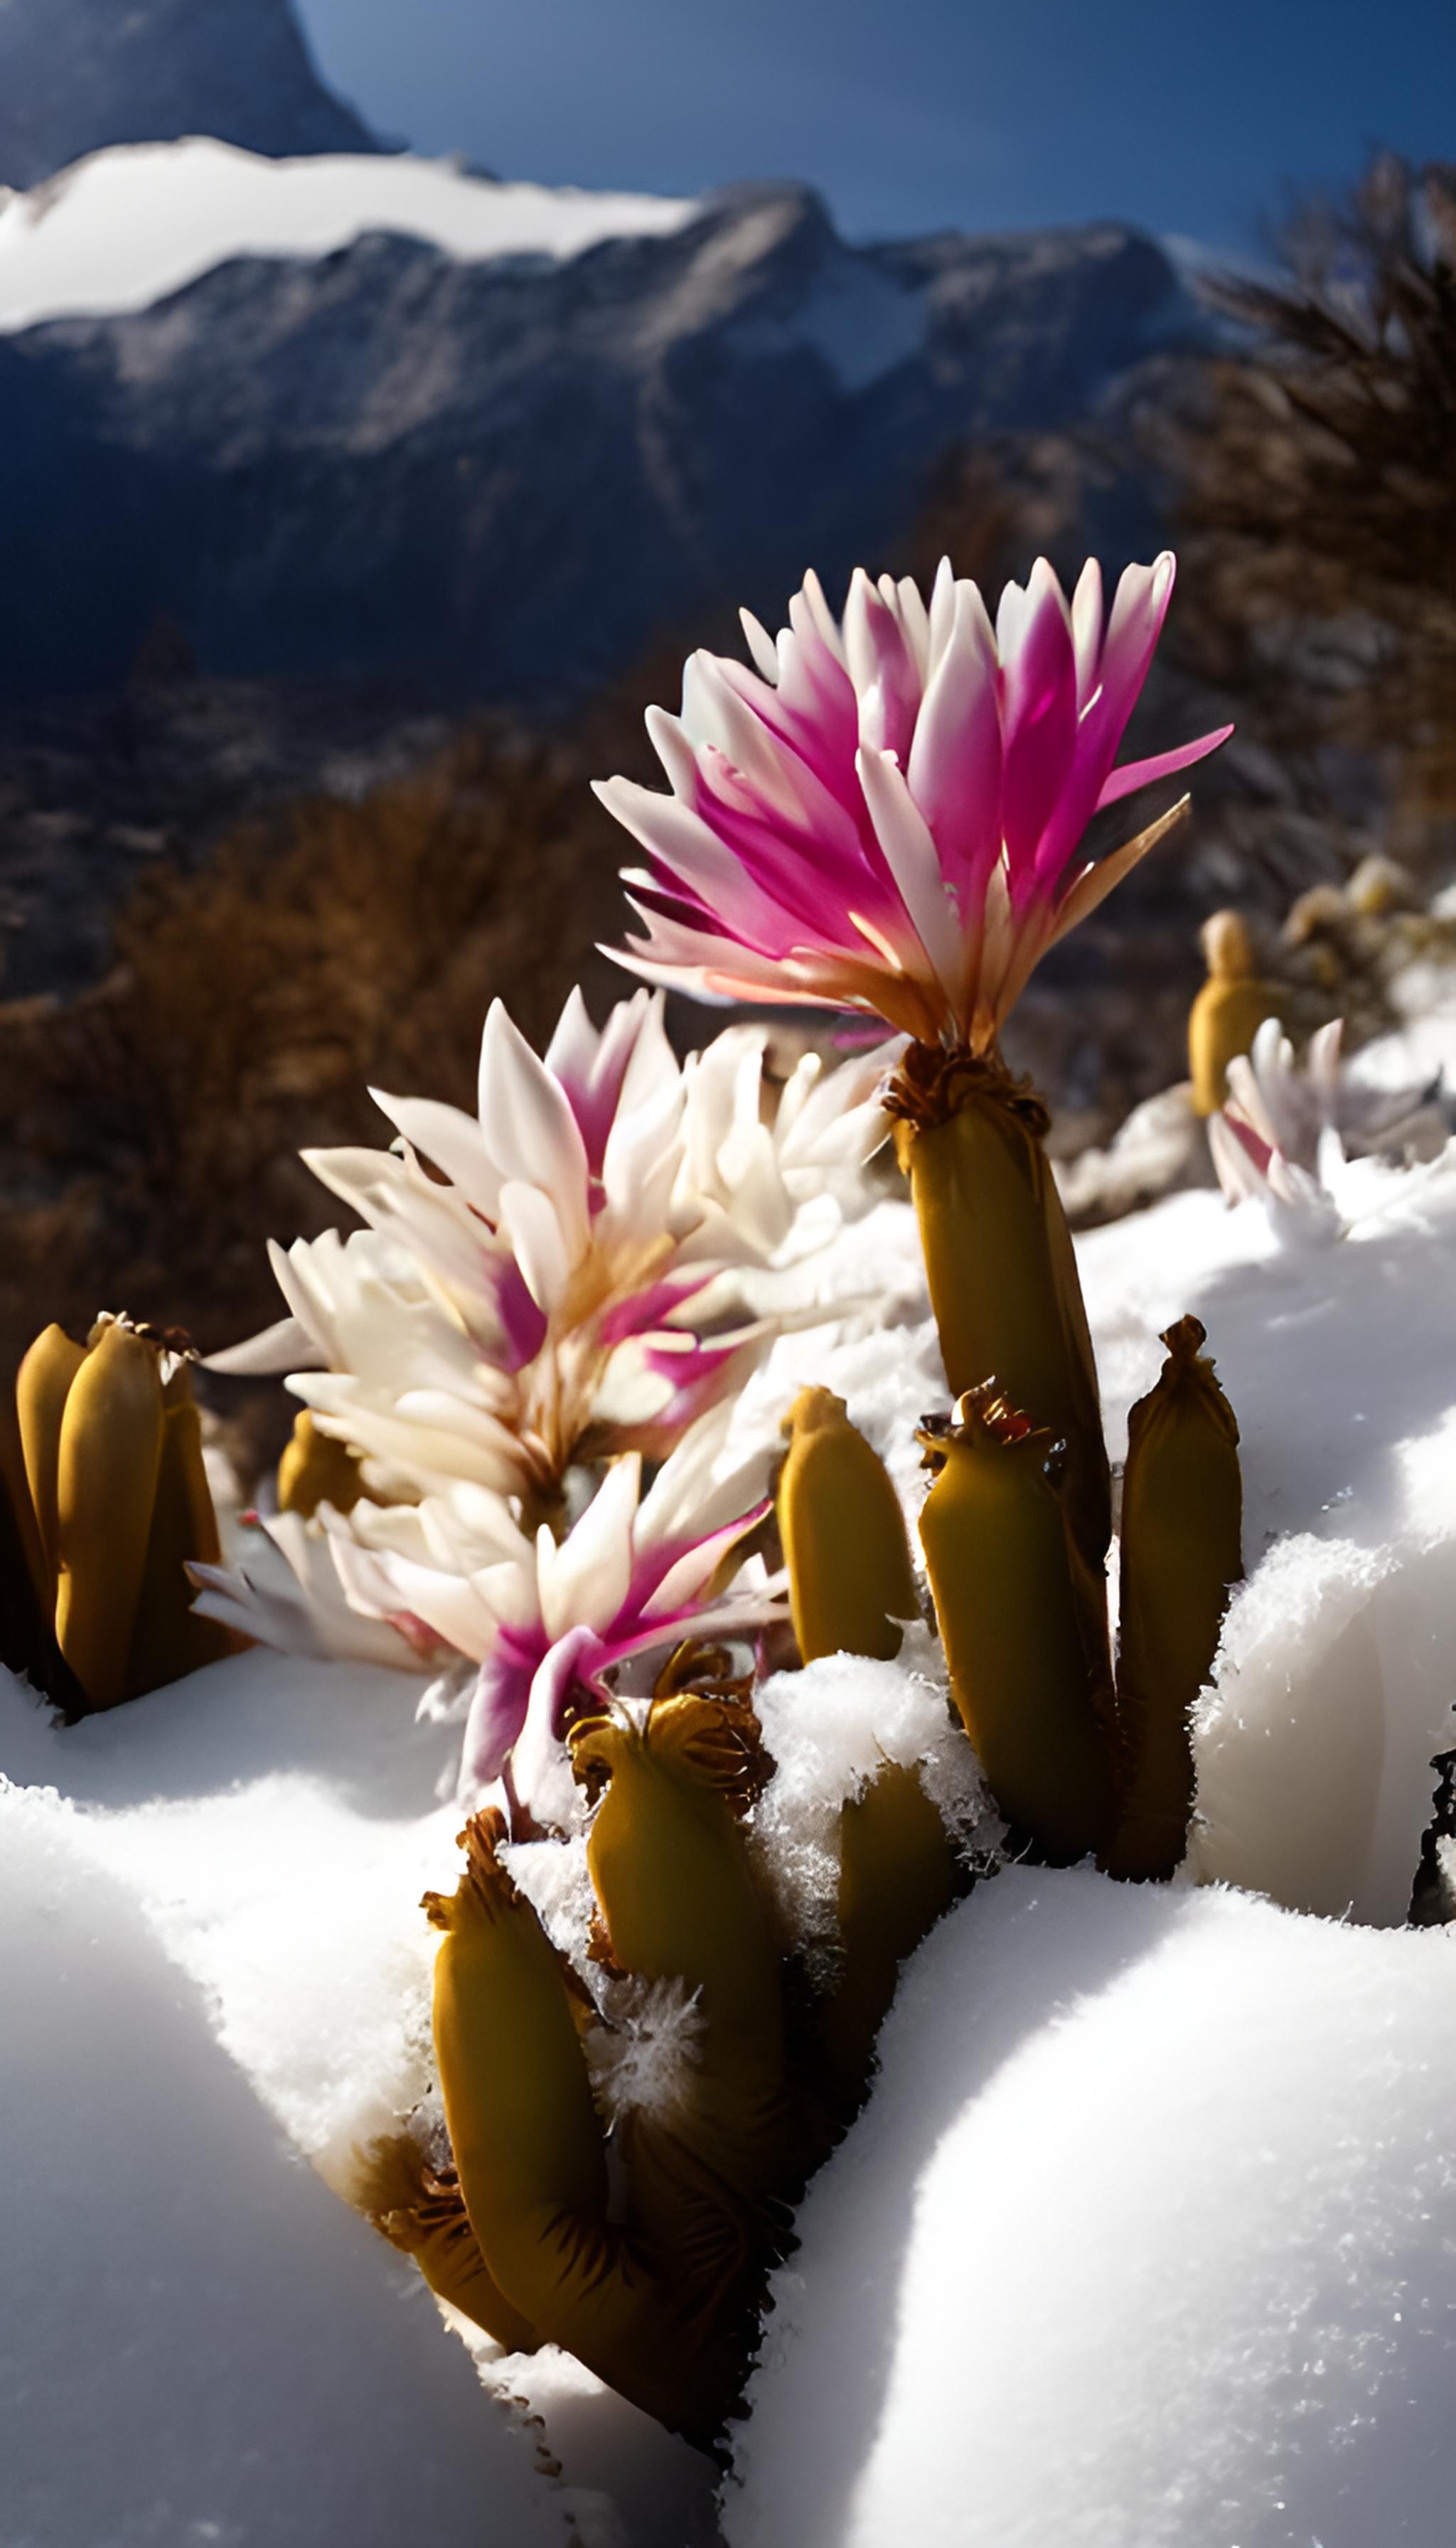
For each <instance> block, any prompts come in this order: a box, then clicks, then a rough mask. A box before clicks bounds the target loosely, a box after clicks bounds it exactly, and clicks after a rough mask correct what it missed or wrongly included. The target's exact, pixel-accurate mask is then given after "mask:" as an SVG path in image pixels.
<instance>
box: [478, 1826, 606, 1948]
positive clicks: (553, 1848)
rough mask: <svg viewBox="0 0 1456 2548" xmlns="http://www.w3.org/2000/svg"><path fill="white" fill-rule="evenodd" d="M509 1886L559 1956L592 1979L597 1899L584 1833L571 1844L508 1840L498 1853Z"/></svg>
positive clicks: (566, 1841) (572, 1840)
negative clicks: (515, 1889)
mask: <svg viewBox="0 0 1456 2548" xmlns="http://www.w3.org/2000/svg"><path fill="white" fill-rule="evenodd" d="M500 1860H501V1864H502V1865H503V1866H504V1868H505V1871H506V1873H507V1874H508V1875H509V1877H510V1879H511V1882H512V1883H513V1884H515V1885H517V1886H518V1887H519V1889H520V1891H521V1892H522V1893H523V1894H524V1895H525V1897H526V1900H527V1901H528V1902H529V1903H530V1905H531V1908H532V1910H533V1911H534V1912H535V1914H536V1917H537V1919H538V1920H539V1921H540V1923H541V1926H542V1928H543V1929H544V1930H545V1932H546V1935H547V1937H548V1938H549V1939H550V1941H551V1943H552V1945H553V1947H554V1948H555V1949H556V1952H557V1954H558V1955H560V1956H565V1957H566V1959H567V1961H568V1963H570V1964H572V1965H574V1966H575V1968H576V1970H577V1971H578V1972H579V1973H581V1974H583V1975H588V1974H590V1973H591V1971H592V1964H591V1961H590V1956H591V1947H592V1922H593V1921H594V1919H595V1917H596V1896H595V1894H594V1893H593V1892H592V1877H591V1873H590V1871H589V1869H588V1865H587V1841H586V1835H585V1833H582V1832H574V1833H573V1834H572V1835H571V1838H570V1839H568V1840H518V1841H510V1842H508V1843H507V1845H506V1846H505V1848H503V1849H502V1850H501V1852H500Z"/></svg>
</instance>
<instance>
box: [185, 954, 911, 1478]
mask: <svg viewBox="0 0 1456 2548" xmlns="http://www.w3.org/2000/svg"><path fill="white" fill-rule="evenodd" d="M766 1041H767V1039H766V1036H765V1034H764V1032H763V1031H762V1030H760V1029H749V1028H730V1029H729V1030H728V1031H727V1033H726V1034H725V1035H723V1036H720V1037H719V1038H718V1039H717V1042H716V1043H715V1044H714V1045H711V1046H710V1047H708V1048H707V1050H706V1052H704V1053H702V1054H700V1055H693V1056H692V1057H691V1058H690V1059H689V1060H688V1062H687V1063H686V1064H685V1065H680V1063H679V1062H678V1060H677V1058H676V1056H675V1054H674V1053H673V1051H672V1049H671V1047H670V1046H669V1044H668V1041H667V1037H666V1034H665V1031H664V1027H663V1000H662V995H661V994H660V993H659V994H651V993H648V992H646V991H639V992H638V993H636V994H635V996H634V997H633V998H631V999H630V1000H624V1001H622V1002H620V1003H618V1005H617V1006H616V1007H615V1008H614V1009H613V1010H612V1012H611V1015H610V1016H609V1018H608V1020H607V1023H606V1025H605V1027H604V1028H602V1029H601V1031H600V1032H599V1033H598V1032H597V1030H596V1029H595V1028H593V1027H592V1023H591V1020H590V1019H589V1017H588V1015H587V1011H586V1007H585V1004H584V1003H583V1000H582V997H581V994H580V992H573V994H572V997H571V999H570V1000H569V1001H568V1003H567V1006H566V1009H565V1010H564V1012H563V1015H562V1018H561V1022H560V1024H559V1026H558V1028H557V1030H556V1033H555V1035H554V1037H553V1038H552V1041H551V1045H550V1047H549V1048H548V1050H547V1053H546V1056H545V1059H544V1060H540V1059H538V1058H537V1056H536V1055H535V1053H533V1052H532V1051H531V1049H530V1047H529V1046H528V1045H527V1044H526V1043H525V1041H524V1039H523V1038H522V1037H521V1035H520V1034H519V1033H518V1031H517V1029H516V1028H515V1027H514V1026H513V1025H512V1023H511V1021H510V1019H509V1017H508V1016H507V1015H506V1013H505V1010H504V1009H503V1008H502V1007H501V1005H500V1002H499V1001H498V1002H497V1003H496V1004H495V1005H494V1006H493V1008H492V1010H491V1013H490V1016H489V1018H488V1019H487V1022H486V1030H485V1035H484V1038H483V1041H482V1047H481V1069H480V1097H479V1114H478V1116H476V1117H472V1116H469V1115H466V1114H464V1113H463V1112H462V1111H461V1110H460V1109H459V1108H456V1107H451V1106H445V1105H441V1104H439V1103H437V1102H436V1101H435V1100H433V1099H427V1098H403V1097H393V1096H389V1095H386V1094H382V1093H380V1092H376V1096H377V1099H378V1103H379V1105H380V1106H381V1108H382V1109H383V1111H384V1112H385V1113H386V1114H387V1115H388V1116H389V1118H390V1120H391V1122H392V1123H393V1124H394V1125H395V1126H396V1128H397V1131H398V1134H399V1140H398V1143H397V1145H396V1148H395V1150H393V1151H377V1150H365V1149H347V1150H330V1151H316V1152H311V1153H307V1154H306V1155H307V1157H308V1160H309V1164H310V1165H311V1166H312V1167H313V1168H314V1170H315V1172H316V1173H317V1174H318V1176H319V1178H320V1179H321V1180H322V1181H323V1183H324V1184H326V1185H327V1186H328V1187H329V1188H330V1189H331V1191H332V1192H334V1193H335V1194H337V1195H338V1196H339V1197H340V1198H341V1200H343V1201H344V1202H346V1203H348V1204H350V1205H351V1206H352V1207H353V1209H354V1210H355V1211H357V1212H358V1213H359V1215H360V1217H361V1218H362V1219H363V1221H364V1222H365V1223H366V1224H367V1225H368V1227H367V1229H365V1230H364V1231H361V1232H356V1233H355V1235H354V1236H353V1237H352V1238H350V1239H348V1240H347V1241H343V1240H340V1239H339V1238H338V1236H337V1235H336V1233H332V1232H330V1233H329V1234H328V1235H327V1236H326V1237H324V1238H322V1239H318V1240H313V1241H306V1240H300V1241H298V1242H297V1243H296V1244H295V1245H294V1246H293V1247H292V1248H290V1249H288V1250H287V1251H284V1250H283V1249H280V1248H275V1249H274V1250H273V1263H274V1268H275V1271H276V1273H277V1275H278V1279H279V1283H280V1286H281V1288H282V1290H283V1292H284V1295H285V1298H286V1299H287V1301H288V1304H289V1308H290V1311H291V1313H292V1316H291V1318H290V1319H286V1320H284V1321H283V1322H281V1324H280V1325H279V1326H277V1327H274V1328H271V1329H269V1330H268V1332H267V1334H266V1335H265V1336H263V1337H259V1338H255V1339H253V1340H252V1343H251V1344H250V1345H248V1346H243V1347H239V1348H235V1349H234V1350H233V1351H232V1352H231V1353H228V1354H225V1355H220V1356H217V1357H215V1358H214V1359H215V1367H216V1368H221V1369H225V1370H232V1371H237V1370H243V1369H249V1370H258V1369H263V1368H272V1369H283V1370H286V1371H289V1372H290V1375H291V1377H290V1383H289V1385H290V1387H291V1388H292V1389H293V1391H294V1394H295V1395H296V1396H297V1397H299V1398H301V1399H303V1400H304V1402H305V1403H306V1405H308V1406H309V1407H311V1408H312V1409H313V1410H314V1411H315V1413H316V1415H317V1417H318V1420H319V1422H320V1424H321V1426H322V1428H323V1429H324V1430H325V1431H326V1432H331V1433H333V1434H335V1435H337V1436H338V1437H339V1438H341V1439H343V1440H345V1441H347V1442H349V1443H351V1444H353V1445H354V1446H355V1447H356V1448H357V1449H358V1450H360V1451H362V1452H364V1453H365V1454H367V1455H369V1456H370V1457H372V1458H373V1459H374V1460H376V1461H378V1462H382V1463H384V1464H385V1466H386V1469H387V1470H388V1471H389V1472H391V1473H393V1474H394V1476H395V1478H396V1479H397V1480H398V1481H399V1482H400V1483H401V1485H402V1487H403V1489H404V1491H405V1492H408V1493H412V1494H431V1493H438V1492H441V1491H443V1490H444V1489H445V1488H446V1487H447V1486H449V1485H450V1484H451V1483H452V1482H467V1483H470V1484H473V1485H476V1486H480V1487H485V1488H488V1489H490V1490H492V1491H493V1492H494V1493H496V1494H498V1495H501V1496H514V1497H519V1498H521V1499H523V1500H527V1501H529V1500H530V1499H531V1498H532V1497H533V1496H536V1495H539V1494H541V1493H546V1494H550V1493H552V1492H554V1490H555V1489H556V1487H557V1486H558V1485H559V1483H560V1481H561V1479H562V1477H563V1476H564V1474H565V1472H566V1470H567V1469H568V1468H569V1466H570V1465H571V1463H572V1461H573V1459H574V1458H575V1457H577V1456H578V1455H579V1453H581V1452H582V1451H583V1447H584V1445H585V1446H586V1450H587V1454H588V1456H594V1457H601V1456H606V1455H609V1454H610V1453H612V1452H615V1451H619V1450H622V1449H626V1448H631V1447H642V1448H645V1449H648V1450H650V1451H652V1452H654V1453H656V1452H658V1451H660V1450H661V1449H663V1448H665V1447H668V1446H669V1445H670V1443H671V1440H672V1439H674V1438H676V1436H677V1434H678V1433H679V1432H681V1431H682V1430H683V1427H684V1426H685V1425H687V1424H688V1423H690V1422H691V1421H692V1420H693V1419H694V1418H695V1417H696V1416H697V1415H698V1414H699V1413H701V1412H702V1411H703V1410H705V1409H706V1408H708V1407H710V1406H712V1405H714V1404H716V1403H717V1402H718V1401H719V1400H720V1399H722V1398H723V1397H724V1396H725V1395H726V1394H727V1393H728V1391H729V1390H731V1389H732V1388H733V1387H734V1386H736V1385H737V1384H738V1382H739V1381H740V1380H741V1379H742V1377H744V1376H745V1374H746V1372H747V1370H748V1369H750V1368H751V1367H752V1365H753V1364H754V1363H755V1362H756V1361H757V1360H758V1359H760V1358H761V1356H762V1354H763V1353H764V1351H765V1350H766V1349H767V1347H768V1345H769V1344H770V1343H771V1342H772V1340H773V1337H774V1334H775V1333H776V1332H777V1323H778V1322H777V1321H776V1320H775V1319H774V1317H773V1316H772V1315H769V1316H765V1315H762V1305H761V1315H760V1316H759V1317H758V1318H756V1319H747V1318H746V1317H745V1313H744V1310H743V1305H742V1302H741V1299H740V1297H739V1296H738V1294H737V1292H736V1289H735V1287H734V1283H733V1276H734V1273H735V1271H736V1270H739V1269H743V1268H746V1267H750V1266H752V1267H756V1268H757V1267H763V1266H766V1265H773V1264H774V1263H775V1262H776V1261H778V1260H779V1259H780V1258H782V1257H784V1256H785V1255H791V1254H792V1253H793V1252H794V1251H795V1248H796V1247H798V1246H800V1245H801V1244H802V1243H803V1241H804V1238H805V1235H806V1230H807V1229H808V1215H807V1208H808V1207H810V1206H816V1205H819V1204H820V1203H821V1202H822V1201H823V1200H824V1199H825V1198H828V1197H830V1196H831V1191H832V1190H833V1189H835V1188H836V1187H840V1186H842V1185H843V1184H844V1181H845V1179H846V1177H847V1176H848V1175H850V1174H852V1173H853V1171H854V1169H855V1168H856V1166H857V1165H858V1164H859V1163H860V1162H861V1161H863V1159H864V1158H865V1157H866V1156H867V1155H868V1152H869V1151H870V1150H871V1149H872V1148H873V1147H874V1146H875V1144H876V1143H877V1142H878V1141H879V1140H881V1139H883V1138H884V1134H885V1130H886V1119H885V1117H884V1115H883V1112H882V1109H881V1108H880V1107H879V1105H878V1102H877V1100H876V1098H875V1095H874V1091H875V1088H876V1086H877V1084H878V1081H879V1080H880V1078H881V1077H882V1075H883V1073H884V1071H885V1069H886V1068H887V1067H888V1064H889V1061H890V1059H891V1058H892V1052H891V1051H889V1050H881V1051H878V1052H875V1053H869V1054H865V1055H863V1056H861V1057H859V1058H857V1059H856V1060H854V1061H852V1062H849V1063H846V1064H844V1065H843V1066H842V1067H841V1068H839V1069H837V1070H833V1071H829V1072H823V1071H821V1068H820V1065H819V1063H818V1061H817V1059H815V1058H813V1057H812V1056H811V1057H809V1058H808V1059H806V1060H805V1061H804V1062H802V1063H800V1065H799V1067H798V1069H797V1070H796V1071H795V1073H794V1075H793V1077H792V1079H791V1080H790V1082H789V1084H788V1087H787V1088H786V1089H785V1091H784V1092H783V1097H782V1101H781V1103H780V1106H779V1109H778V1115H777V1119H776V1121H775V1122H774V1124H773V1125H772V1127H771V1126H769V1125H766V1124H765V1123H764V1122H763V1121H762V1120H761V1091H762V1083H763V1056H764V1048H765V1044H766ZM426 1162H427V1163H428V1164H426ZM830 1212H831V1215H832V1216H835V1215H836V1214H837V1207H836V1206H835V1204H834V1203H833V1202H831V1203H830ZM829 1227H830V1225H829V1224H825V1223H824V1222H823V1219H822V1215H821V1218H820V1221H819V1224H818V1225H817V1227H816V1228H815V1229H814V1232H813V1234H815V1235H817V1236H818V1237H821V1238H822V1237H824V1236H827V1235H828V1234H829ZM735 1319H736V1321H737V1323H736V1324H735V1323H733V1322H734V1320H735ZM704 1330H709V1331H710V1333H709V1334H708V1335H707V1336H704V1332H703V1331H704Z"/></svg>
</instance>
